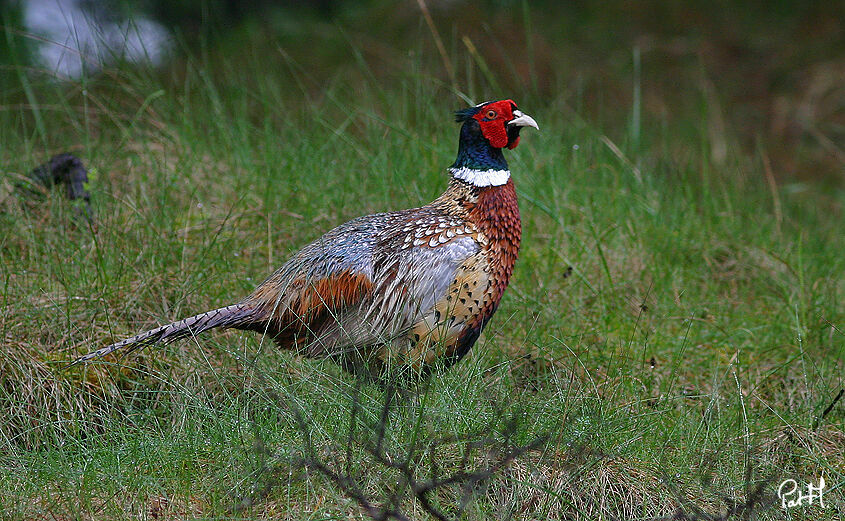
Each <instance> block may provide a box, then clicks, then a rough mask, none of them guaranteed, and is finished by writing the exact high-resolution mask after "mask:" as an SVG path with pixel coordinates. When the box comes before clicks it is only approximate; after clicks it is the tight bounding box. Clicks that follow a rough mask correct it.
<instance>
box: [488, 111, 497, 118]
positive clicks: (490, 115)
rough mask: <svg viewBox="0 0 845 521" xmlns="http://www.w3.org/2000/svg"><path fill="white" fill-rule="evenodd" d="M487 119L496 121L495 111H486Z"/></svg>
mask: <svg viewBox="0 0 845 521" xmlns="http://www.w3.org/2000/svg"><path fill="white" fill-rule="evenodd" d="M487 119H496V111H495V110H488V111H487Z"/></svg>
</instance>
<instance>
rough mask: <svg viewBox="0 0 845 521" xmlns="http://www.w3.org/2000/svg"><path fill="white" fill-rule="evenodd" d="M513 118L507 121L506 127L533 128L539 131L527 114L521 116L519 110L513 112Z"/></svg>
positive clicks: (521, 113)
mask: <svg viewBox="0 0 845 521" xmlns="http://www.w3.org/2000/svg"><path fill="white" fill-rule="evenodd" d="M513 116H514V119H512V120H510V121H508V125H515V126H517V127H534V128H536V129H537V130H540V127H539V126H537V122H536V121H534V118H532V117H531V116H529V115H528V114H523V112H522V111H521V110H514V111H513Z"/></svg>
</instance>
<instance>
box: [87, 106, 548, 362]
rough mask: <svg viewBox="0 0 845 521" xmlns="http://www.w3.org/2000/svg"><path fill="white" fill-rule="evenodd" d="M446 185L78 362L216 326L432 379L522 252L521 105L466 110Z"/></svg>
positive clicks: (356, 223)
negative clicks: (516, 173) (255, 282)
mask: <svg viewBox="0 0 845 521" xmlns="http://www.w3.org/2000/svg"><path fill="white" fill-rule="evenodd" d="M456 121H457V122H459V123H463V125H462V127H461V133H460V140H459V142H458V156H457V159H456V160H455V163H454V164H453V165H452V166H451V167H450V168H449V172H450V174H451V179H450V180H449V187H448V188H447V189H446V191H445V192H444V193H443V194H442V195H441V196H440V197H438V198H437V199H435V200H434V201H432V202H431V203H430V204H427V205H425V206H422V207H420V208H412V209H410V210H402V211H397V212H389V213H379V214H375V215H368V216H365V217H359V218H357V219H353V220H351V221H349V222H347V223H345V224H341V225H340V226H338V227H337V228H335V229H333V230H331V231H329V232H328V233H326V234H325V235H323V236H322V237H320V238H319V239H317V240H316V241H314V242H312V243H311V244H309V245H307V246H305V247H304V248H303V249H302V250H300V251H299V252H298V253H297V254H295V255H294V256H293V257H292V258H291V259H290V260H288V261H287V262H286V263H285V264H284V265H283V266H282V267H281V268H279V269H278V270H277V271H276V272H275V273H273V274H272V275H270V277H269V278H268V279H267V280H265V281H264V282H263V283H261V285H259V286H258V288H256V289H255V291H253V292H252V294H251V295H249V296H248V297H246V298H245V299H243V300H241V301H240V302H238V303H237V304H233V305H231V306H226V307H222V308H219V309H215V310H212V311H207V312H205V313H200V314H199V315H196V316H193V317H190V318H186V319H184V320H180V321H178V322H173V323H172V324H167V325H165V326H161V327H158V328H155V329H152V330H150V331H147V332H144V333H141V334H139V335H137V336H134V337H132V338H128V339H126V340H123V341H121V342H118V343H116V344H112V345H110V346H107V347H104V348H102V349H99V350H97V351H94V352H92V353H89V354H87V355H85V356H82V357H80V358H78V359H77V360H76V361H74V362H73V364H77V363H80V362H86V361H89V360H92V359H94V358H99V357H102V356H104V355H107V354H109V353H111V352H113V351H116V350H118V349H127V351H129V350H133V349H137V348H139V347H142V346H146V345H150V344H154V343H157V342H163V343H169V342H172V341H174V340H176V339H179V338H184V337H187V336H191V335H196V334H199V333H201V332H203V331H206V330H208V329H212V328H235V329H243V330H252V331H257V332H259V333H262V334H264V335H267V336H269V337H271V338H272V339H273V340H275V341H276V343H277V344H278V345H279V346H281V347H283V348H293V349H296V350H297V351H299V352H301V353H304V354H305V355H307V356H312V357H328V358H332V359H334V360H336V361H337V362H338V363H340V364H341V365H342V366H343V367H344V368H346V369H348V370H350V371H353V372H364V373H366V374H369V375H373V376H377V377H380V376H382V377H383V376H384V375H385V373H386V372H388V371H391V370H394V369H397V368H398V369H400V370H403V371H408V370H411V371H414V372H416V373H417V374H427V373H429V372H430V371H431V370H432V369H433V368H434V367H436V366H437V365H438V364H442V366H443V367H448V366H451V365H452V364H454V363H455V362H457V361H458V360H460V359H461V357H463V356H464V355H465V354H466V353H467V351H468V350H469V349H470V347H472V345H473V344H474V343H475V341H476V340H477V339H478V336H479V334H480V333H481V330H482V329H483V328H484V326H485V325H486V324H487V322H488V321H489V320H490V317H492V316H493V313H495V311H496V308H497V307H498V305H499V301H500V300H501V298H502V293H503V292H504V291H505V288H506V287H507V285H508V281H509V280H510V277H511V273H512V272H513V267H514V262H515V261H516V257H517V253H518V251H519V244H520V238H521V231H522V229H521V223H520V218H519V208H518V206H517V201H516V191H515V190H514V184H513V180H511V178H510V172H509V170H508V165H507V162H506V161H505V158H504V156H503V154H502V149H503V148H505V147H507V148H510V149H512V148H514V147H516V146H517V144H518V143H519V131H520V129H521V128H522V127H525V126H530V127H534V128H539V127H538V126H537V123H536V122H535V121H534V119H533V118H531V116H528V115H527V114H523V113H522V112H520V111H519V110H518V109H517V107H516V104H515V103H514V102H513V101H511V100H502V101H493V102H487V103H482V104H480V105H477V106H475V107H471V108H468V109H465V110H461V111H458V112H457V113H456Z"/></svg>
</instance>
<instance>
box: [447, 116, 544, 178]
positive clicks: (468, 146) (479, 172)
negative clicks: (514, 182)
mask: <svg viewBox="0 0 845 521" xmlns="http://www.w3.org/2000/svg"><path fill="white" fill-rule="evenodd" d="M455 120H456V121H457V122H458V123H463V126H462V127H461V137H460V141H459V142H458V157H457V158H456V159H455V162H454V163H453V164H452V167H451V168H450V171H451V172H452V175H454V176H455V177H457V178H459V179H464V180H465V181H468V182H470V183H472V184H478V185H479V186H491V185H493V186H495V185H497V184H503V183H499V182H498V180H501V179H503V180H504V181H503V182H505V181H507V178H508V177H509V174H508V175H505V174H507V172H508V163H507V161H505V156H504V155H503V154H502V149H503V148H509V149H513V148H516V146H517V145H518V144H519V131H520V130H521V129H522V127H534V128H536V129H538V130H539V128H540V127H538V126H537V122H536V121H534V118H532V117H531V116H529V115H528V114H524V113H523V112H521V111H520V110H519V109H517V108H516V103H514V102H513V101H512V100H509V99H506V100H501V101H488V102H485V103H481V104H479V105H476V106H475V107H470V108H468V109H464V110H459V111H458V112H456V113H455Z"/></svg>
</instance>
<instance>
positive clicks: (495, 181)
mask: <svg viewBox="0 0 845 521" xmlns="http://www.w3.org/2000/svg"><path fill="white" fill-rule="evenodd" d="M449 172H450V173H451V174H452V176H453V177H455V178H456V179H460V180H462V181H466V182H467V183H469V184H471V185H473V186H479V187H483V186H502V185H503V184H506V183H507V182H508V179H510V178H511V172H510V170H477V169H475V168H467V167H465V166H462V167H461V168H450V169H449Z"/></svg>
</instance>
